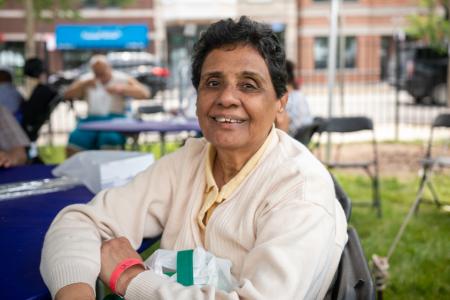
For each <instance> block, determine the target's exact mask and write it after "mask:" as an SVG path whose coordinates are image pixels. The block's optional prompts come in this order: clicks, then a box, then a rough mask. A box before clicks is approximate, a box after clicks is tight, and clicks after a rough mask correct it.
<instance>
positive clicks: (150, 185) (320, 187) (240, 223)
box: [41, 130, 347, 299]
mask: <svg viewBox="0 0 450 300" xmlns="http://www.w3.org/2000/svg"><path fill="white" fill-rule="evenodd" d="M276 133H277V134H276V135H273V140H272V141H271V143H270V145H269V146H268V148H267V150H266V152H265V153H264V155H263V157H262V161H261V163H260V164H259V165H258V166H257V167H256V169H255V170H253V171H252V172H251V173H250V174H249V176H248V177H247V178H246V179H245V180H244V181H243V183H242V184H241V186H239V187H238V188H237V189H236V190H235V191H234V192H233V193H232V194H231V195H230V198H229V199H227V200H226V201H224V202H223V203H222V204H220V205H219V206H218V207H217V208H216V210H215V211H214V214H213V215H212V217H211V219H210V220H209V223H208V225H207V227H206V231H205V243H204V244H203V243H202V239H201V237H200V230H199V227H198V223H197V222H196V217H197V215H198V212H199V209H200V207H201V204H202V203H201V201H202V195H203V189H204V187H205V174H204V170H205V166H204V163H205V159H204V156H205V155H206V150H207V147H206V145H207V142H206V141H205V140H204V139H191V140H189V141H188V142H187V144H186V146H185V147H183V148H182V149H180V150H179V151H176V152H175V153H172V154H170V155H166V156H165V157H163V158H162V159H160V160H159V161H157V162H156V163H155V164H153V165H152V166H151V167H150V168H149V169H147V170H146V171H144V172H142V173H141V174H139V175H138V176H137V177H136V178H135V179H134V180H133V181H132V182H131V183H130V184H128V185H126V186H124V187H120V188H115V189H111V190H106V191H102V192H101V193H99V194H98V195H97V196H96V197H95V198H94V199H93V200H92V201H91V202H90V203H89V204H87V205H72V206H69V207H67V208H65V209H64V210H62V211H61V212H60V213H59V214H58V216H57V217H56V219H55V220H54V222H53V224H52V226H51V227H50V229H49V231H48V233H47V235H46V238H45V242H44V248H43V251H42V261H41V274H42V277H43V278H44V281H45V282H46V284H47V286H48V287H49V289H50V291H51V293H52V295H53V296H54V295H55V294H56V292H57V291H58V290H59V289H60V288H62V287H63V286H65V285H68V284H71V283H75V282H86V283H88V284H90V285H91V286H92V287H94V284H95V280H96V278H97V276H98V274H99V271H100V245H101V240H102V239H107V238H111V237H118V236H125V237H127V238H128V239H129V240H130V242H131V244H132V245H133V246H134V247H136V248H137V247H139V244H140V243H141V240H142V238H144V237H154V236H157V235H159V234H161V233H162V239H161V247H162V248H165V249H172V250H181V249H190V248H195V247H197V246H201V247H204V248H205V249H207V250H208V251H210V252H212V253H213V254H215V255H216V256H218V257H223V258H228V259H230V260H231V262H232V264H233V265H232V270H231V271H232V274H233V276H235V277H236V278H237V279H238V280H239V286H238V288H237V289H236V290H234V291H232V292H231V293H225V292H223V291H220V290H217V289H215V288H213V287H206V288H199V287H197V286H191V287H184V286H182V285H180V284H178V283H170V282H168V280H167V279H165V278H162V277H160V276H159V275H156V274H155V273H154V272H153V271H151V270H148V271H145V272H142V273H141V274H139V275H138V276H137V277H136V278H134V279H133V280H132V281H131V283H130V285H129V286H128V289H127V291H126V295H125V297H126V299H240V298H242V299H320V298H323V296H324V295H325V293H326V290H327V288H328V287H329V285H330V282H331V280H332V278H333V275H334V273H335V271H336V269H337V265H338V262H339V259H340V256H341V253H342V249H343V247H344V245H345V243H346V240H347V235H346V228H347V224H346V220H345V216H344V213H343V211H342V209H341V207H340V204H339V203H338V202H337V200H336V199H335V194H334V188H333V182H332V180H331V178H330V176H329V174H328V171H327V170H326V169H325V168H324V167H323V166H322V164H321V163H320V162H319V161H318V160H317V159H316V158H314V156H313V155H312V154H311V153H310V152H309V151H308V150H307V149H306V148H305V147H304V146H302V145H301V144H300V143H298V142H296V141H294V140H293V139H292V138H290V137H289V136H288V135H287V134H285V133H283V132H282V131H280V130H277V131H276Z"/></svg>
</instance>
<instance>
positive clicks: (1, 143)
mask: <svg viewBox="0 0 450 300" xmlns="http://www.w3.org/2000/svg"><path fill="white" fill-rule="evenodd" d="M29 145H30V140H29V139H28V137H27V136H26V134H25V133H24V132H23V130H22V128H21V127H20V125H19V123H17V121H16V119H15V118H14V116H13V115H12V114H11V112H10V111H9V110H8V109H7V108H6V107H4V106H2V105H0V168H9V167H13V166H19V165H23V164H25V163H26V162H27V151H26V147H28V146H29Z"/></svg>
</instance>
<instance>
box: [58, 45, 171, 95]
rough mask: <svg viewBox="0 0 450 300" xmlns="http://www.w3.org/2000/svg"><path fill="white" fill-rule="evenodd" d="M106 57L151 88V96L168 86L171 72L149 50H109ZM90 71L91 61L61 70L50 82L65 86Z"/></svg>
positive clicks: (114, 67) (117, 68) (115, 68)
mask: <svg viewBox="0 0 450 300" xmlns="http://www.w3.org/2000/svg"><path fill="white" fill-rule="evenodd" d="M106 58H107V59H108V61H109V62H110V64H111V66H112V68H113V69H114V70H119V71H122V72H124V73H127V74H129V75H131V76H133V77H134V78H136V79H137V80H138V81H139V82H141V83H143V84H145V85H147V86H148V87H149V88H150V98H153V97H155V95H156V94H157V93H158V92H159V91H163V90H165V89H166V88H167V83H168V79H169V75H170V72H169V70H168V69H167V68H164V67H162V66H161V64H160V63H159V62H158V60H157V59H156V58H155V57H154V55H152V54H150V53H147V52H131V51H130V52H127V51H126V52H109V53H108V54H106ZM89 71H90V68H89V63H84V64H82V65H81V66H79V67H78V68H75V69H70V70H63V71H59V72H57V73H55V74H52V75H50V76H49V83H50V84H52V85H54V86H55V87H56V88H58V89H60V88H64V87H66V86H67V85H69V84H71V83H72V82H73V81H74V80H76V79H78V78H79V77H80V76H81V75H83V74H85V73H87V72H89Z"/></svg>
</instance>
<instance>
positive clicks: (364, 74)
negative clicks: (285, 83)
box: [297, 0, 419, 83]
mask: <svg viewBox="0 0 450 300" xmlns="http://www.w3.org/2000/svg"><path fill="white" fill-rule="evenodd" d="M330 9H331V5H330V1H329V0H328V1H327V0H297V12H298V14H297V17H298V22H297V24H298V43H297V44H298V53H297V57H298V71H299V75H300V76H301V77H302V79H303V81H304V82H305V83H307V82H323V81H324V80H326V72H327V58H328V35H329V31H330V28H329V26H330V25H329V21H330V20H329V18H330V17H329V16H330ZM418 9H419V8H418V1H417V0H392V1H387V0H342V1H341V6H340V20H339V24H340V26H339V30H338V32H339V34H340V37H339V39H338V53H343V55H342V56H341V55H338V58H337V64H338V65H339V66H345V67H344V68H342V69H341V70H342V71H341V73H340V74H342V75H343V76H344V78H345V80H346V81H348V80H350V81H353V80H357V81H364V82H370V81H374V80H379V79H383V77H385V76H387V73H388V69H389V64H391V62H392V60H393V57H392V53H393V47H394V36H395V35H396V34H399V33H404V30H405V28H406V26H407V20H406V16H408V15H411V14H415V13H417V12H418Z"/></svg>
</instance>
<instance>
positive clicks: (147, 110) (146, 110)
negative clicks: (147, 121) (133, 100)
mask: <svg viewBox="0 0 450 300" xmlns="http://www.w3.org/2000/svg"><path fill="white" fill-rule="evenodd" d="M161 112H165V110H164V106H162V105H145V106H139V107H138V114H139V115H147V114H156V113H161Z"/></svg>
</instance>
